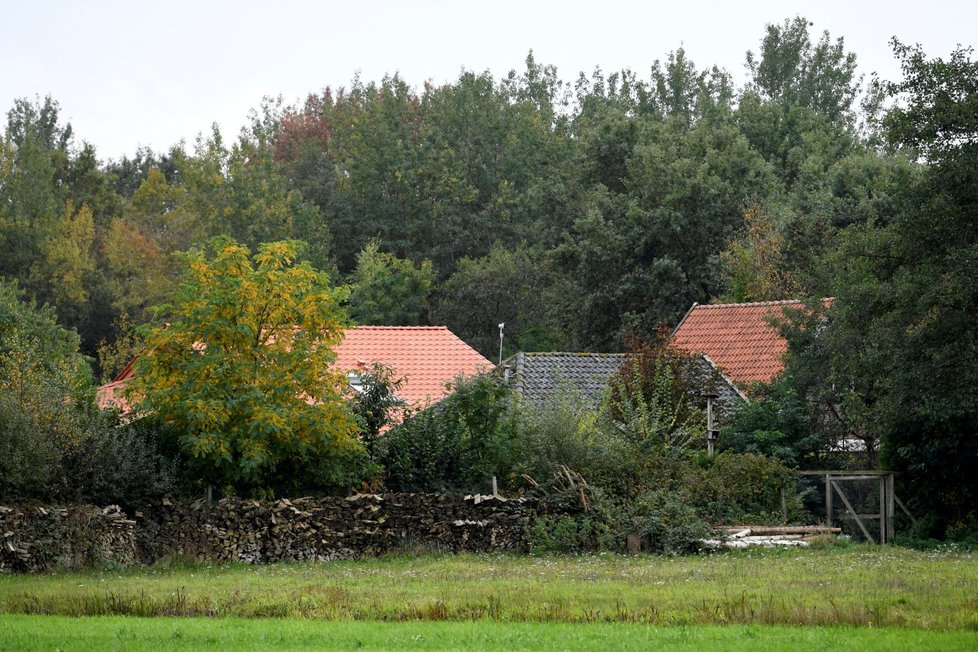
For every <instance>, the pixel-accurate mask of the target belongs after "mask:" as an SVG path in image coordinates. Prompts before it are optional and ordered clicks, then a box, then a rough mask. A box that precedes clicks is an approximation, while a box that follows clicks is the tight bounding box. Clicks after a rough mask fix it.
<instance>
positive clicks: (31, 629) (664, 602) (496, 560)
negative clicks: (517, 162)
mask: <svg viewBox="0 0 978 652" xmlns="http://www.w3.org/2000/svg"><path fill="white" fill-rule="evenodd" d="M0 614H4V615H0V649H55V648H60V649H87V648H95V647H98V648H113V647H115V648H119V649H122V648H125V649H140V647H141V646H142V647H146V648H150V647H152V648H157V649H159V648H160V647H161V646H163V647H165V648H167V649H170V648H173V647H175V646H176V647H179V646H181V645H182V646H184V647H188V648H204V649H207V648H208V646H211V647H218V646H220V647H233V648H243V649H247V648H248V647H249V646H252V647H262V648H266V647H271V648H275V647H279V648H281V649H296V648H299V649H301V648H304V647H317V648H319V647H324V646H327V647H329V646H332V647H335V648H350V647H362V648H365V649H390V648H406V649H461V648H466V649H489V648H493V649H498V648H499V647H502V646H506V647H508V648H518V649H536V648H539V649H544V648H546V649H553V648H555V647H557V648H565V649H600V648H603V647H605V648H606V647H609V645H608V641H609V640H611V641H613V642H614V644H613V645H612V646H611V647H614V648H616V649H629V646H633V647H635V648H638V647H643V648H645V647H648V645H649V643H650V641H652V640H653V639H654V641H655V642H656V645H657V646H659V645H661V646H664V649H676V650H685V649H694V648H695V649H736V648H739V647H743V648H745V649H746V648H748V647H749V648H750V649H751V650H763V649H783V648H784V647H787V646H788V645H795V644H815V645H816V646H817V647H819V648H820V649H835V648H838V649H843V648H849V647H853V646H855V645H858V646H859V647H861V648H863V649H866V650H872V649H894V648H899V649H978V559H976V557H975V556H974V555H973V554H968V553H956V552H953V551H942V552H920V551H913V550H907V549H901V548H892V547H878V546H863V545H848V546H840V547H826V548H821V549H806V550H800V549H791V550H785V549H782V550H749V551H738V552H733V553H724V554H715V555H704V556H693V557H672V558H670V557H654V556H644V555H643V556H636V557H621V556H617V555H596V556H586V557H522V556H503V555H488V556H478V555H459V556H394V557H387V558H384V559H372V560H362V561H344V562H331V563H320V564H315V563H294V564H277V565H270V566H254V567H252V566H243V565H229V566H200V565H198V566H193V565H180V564H170V565H169V566H159V567H154V568H134V569H122V570H101V571H89V572H83V573H52V574H45V575H8V576H2V577H0ZM154 616H156V617H157V618H152V617H154ZM161 616H165V618H161ZM65 617H70V618H65ZM242 619H243V620H242ZM718 626H725V627H718ZM762 642H763V644H762ZM769 644H770V647H765V646H767V645H769Z"/></svg>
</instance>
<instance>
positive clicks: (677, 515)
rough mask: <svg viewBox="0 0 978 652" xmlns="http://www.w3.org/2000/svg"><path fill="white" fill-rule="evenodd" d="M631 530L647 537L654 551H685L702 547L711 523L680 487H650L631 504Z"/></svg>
mask: <svg viewBox="0 0 978 652" xmlns="http://www.w3.org/2000/svg"><path fill="white" fill-rule="evenodd" d="M631 514H632V525H631V527H630V528H629V530H628V533H629V534H638V535H640V536H642V537H643V539H644V540H645V542H646V543H647V545H648V549H649V551H651V552H658V553H665V554H681V553H686V552H694V551H696V550H698V549H699V544H698V543H697V542H698V540H699V539H704V538H706V537H708V536H709V535H710V525H709V524H708V523H707V522H706V521H704V520H703V518H702V517H701V516H700V513H699V511H698V510H697V509H696V508H695V507H694V506H693V505H692V504H691V502H690V498H689V496H687V495H685V494H683V493H681V492H679V491H668V490H664V491H663V490H660V491H650V492H648V493H646V494H643V495H641V496H639V498H638V499H637V500H636V501H635V502H634V504H633V505H632V507H631Z"/></svg>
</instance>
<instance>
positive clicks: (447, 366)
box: [98, 326, 493, 413]
mask: <svg viewBox="0 0 978 652" xmlns="http://www.w3.org/2000/svg"><path fill="white" fill-rule="evenodd" d="M335 353H336V361H335V362H334V363H333V366H334V368H335V369H336V370H337V371H340V372H342V373H344V374H346V375H347V376H348V377H349V378H350V380H351V383H353V384H355V383H356V381H357V378H358V373H359V372H360V371H362V370H363V369H365V368H367V367H368V366H369V365H371V364H373V363H375V362H380V363H382V364H384V365H386V366H388V367H390V368H391V369H392V370H393V371H394V375H395V377H397V378H403V379H404V383H403V385H402V386H401V388H400V389H399V390H398V396H399V397H400V398H401V399H402V400H403V401H404V402H405V403H406V404H408V405H410V406H421V405H425V404H427V403H436V402H438V401H440V400H441V399H443V398H444V397H445V395H446V394H447V393H448V391H449V390H448V387H447V384H448V383H449V382H450V381H451V380H453V379H454V378H455V377H456V376H458V375H460V374H461V375H463V376H472V375H475V374H478V373H480V372H482V371H491V370H492V369H493V364H492V363H491V362H489V360H487V359H486V358H484V357H482V355H480V354H479V353H478V352H477V351H476V350H475V349H473V348H472V347H470V346H469V345H468V344H466V343H465V342H463V341H462V340H461V339H459V338H458V336H456V335H455V334H454V333H453V332H451V331H450V330H448V328H446V327H445V326H356V327H354V328H350V329H347V330H346V331H345V332H344V334H343V341H342V342H341V343H340V344H339V346H337V347H336V350H335ZM137 358H138V356H137ZM135 361H136V358H134V359H133V360H131V361H130V362H129V364H127V365H126V367H125V368H124V369H123V370H122V371H121V372H120V373H119V375H117V376H116V377H115V378H114V379H113V380H112V382H110V383H106V384H105V385H102V386H101V387H99V388H98V404H99V407H101V408H102V409H109V408H115V409H118V410H120V411H122V412H123V413H125V412H128V410H129V405H128V403H127V402H126V400H125V387H126V384H127V383H128V381H129V379H130V378H132V375H133V372H134V363H135Z"/></svg>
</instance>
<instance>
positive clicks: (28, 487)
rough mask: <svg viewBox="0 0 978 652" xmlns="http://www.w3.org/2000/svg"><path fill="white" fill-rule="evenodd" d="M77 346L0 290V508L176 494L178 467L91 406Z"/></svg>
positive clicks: (44, 315)
mask: <svg viewBox="0 0 978 652" xmlns="http://www.w3.org/2000/svg"><path fill="white" fill-rule="evenodd" d="M78 345H79V338H78V335H77V334H76V333H74V332H73V331H67V330H65V329H63V328H61V327H60V326H58V325H57V323H56V322H55V315H54V310H53V309H52V308H50V307H45V308H37V307H36V306H35V305H34V304H33V303H31V302H29V301H27V302H25V301H22V300H21V297H20V292H19V291H18V290H17V288H16V286H14V285H11V284H8V283H4V282H0V500H3V501H22V500H42V501H57V502H62V501H77V502H89V503H96V504H108V503H121V504H125V505H130V506H132V505H135V506H141V505H142V504H143V503H144V501H146V500H149V499H151V498H158V497H159V496H161V495H163V494H165V493H172V492H173V491H174V490H175V489H176V473H175V472H176V468H175V465H174V460H173V459H172V458H171V457H167V456H166V455H165V454H164V453H162V452H161V447H160V446H159V445H158V443H159V442H157V441H156V440H155V439H153V438H152V436H150V435H149V434H148V433H142V432H136V431H134V429H133V428H132V427H121V428H120V427H118V424H117V423H116V422H115V420H114V418H113V417H112V416H111V415H106V414H101V413H99V412H98V410H97V409H96V408H95V406H94V404H93V401H92V398H93V396H92V391H91V390H92V379H91V370H90V368H89V366H88V362H87V361H86V360H85V358H84V357H83V356H82V355H81V354H80V353H79V352H78Z"/></svg>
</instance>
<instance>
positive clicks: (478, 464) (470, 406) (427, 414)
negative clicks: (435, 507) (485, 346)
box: [376, 375, 519, 492]
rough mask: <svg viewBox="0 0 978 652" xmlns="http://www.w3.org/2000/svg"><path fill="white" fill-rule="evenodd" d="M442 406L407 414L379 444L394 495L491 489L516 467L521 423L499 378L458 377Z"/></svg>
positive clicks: (381, 458)
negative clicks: (492, 483) (401, 492)
mask: <svg viewBox="0 0 978 652" xmlns="http://www.w3.org/2000/svg"><path fill="white" fill-rule="evenodd" d="M451 388H452V390H453V391H452V393H451V394H450V395H449V396H448V397H447V398H445V399H444V400H443V401H442V402H441V403H438V404H437V405H435V406H432V407H429V408H427V409H423V410H420V411H418V412H416V413H413V414H408V415H406V416H405V418H404V421H403V422H402V423H401V425H399V426H397V427H396V428H393V429H391V430H390V431H389V432H388V433H387V434H386V435H384V436H383V437H381V438H380V439H379V441H378V442H377V446H376V449H377V454H376V460H377V461H378V462H379V463H380V464H382V465H383V466H384V469H385V484H386V486H387V487H388V488H389V489H391V490H393V491H445V492H466V491H487V490H488V489H489V487H490V481H491V478H492V476H497V477H498V478H501V479H502V478H506V477H508V476H509V475H510V471H511V469H512V468H513V464H514V456H515V450H516V442H517V440H518V437H519V419H518V416H517V414H516V411H515V409H514V405H513V401H512V396H511V394H510V391H509V389H508V388H507V387H506V385H504V384H503V383H502V381H501V380H499V379H498V378H496V377H495V376H490V375H482V376H476V377H474V378H470V379H462V378H459V379H457V380H456V381H455V382H454V383H453V384H452V386H451Z"/></svg>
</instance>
